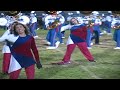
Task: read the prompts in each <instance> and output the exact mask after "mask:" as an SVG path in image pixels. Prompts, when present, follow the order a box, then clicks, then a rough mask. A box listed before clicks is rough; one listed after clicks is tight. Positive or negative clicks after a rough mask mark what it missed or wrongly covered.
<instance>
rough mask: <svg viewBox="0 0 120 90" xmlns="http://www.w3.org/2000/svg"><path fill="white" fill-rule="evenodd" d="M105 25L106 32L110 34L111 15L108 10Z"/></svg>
mask: <svg viewBox="0 0 120 90" xmlns="http://www.w3.org/2000/svg"><path fill="white" fill-rule="evenodd" d="M105 19H106V21H105V23H106V27H107V34H108V35H111V23H112V17H111V13H110V12H108V15H107V16H106V18H105Z"/></svg>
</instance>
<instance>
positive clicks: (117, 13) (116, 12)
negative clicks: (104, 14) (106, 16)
mask: <svg viewBox="0 0 120 90" xmlns="http://www.w3.org/2000/svg"><path fill="white" fill-rule="evenodd" d="M112 14H114V15H120V11H112Z"/></svg>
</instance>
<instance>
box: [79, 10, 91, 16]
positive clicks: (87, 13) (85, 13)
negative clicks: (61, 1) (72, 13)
mask: <svg viewBox="0 0 120 90" xmlns="http://www.w3.org/2000/svg"><path fill="white" fill-rule="evenodd" d="M92 12H93V11H80V13H81V14H83V15H85V16H87V15H90V14H91V13H92Z"/></svg>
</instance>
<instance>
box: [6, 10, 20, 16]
mask: <svg viewBox="0 0 120 90" xmlns="http://www.w3.org/2000/svg"><path fill="white" fill-rule="evenodd" d="M19 13H20V11H5V14H6V15H8V16H16V15H18V14H19Z"/></svg>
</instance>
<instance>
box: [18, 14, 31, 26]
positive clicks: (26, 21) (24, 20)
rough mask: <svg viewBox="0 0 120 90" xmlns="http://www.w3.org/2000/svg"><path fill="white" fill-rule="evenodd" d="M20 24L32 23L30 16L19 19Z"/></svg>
mask: <svg viewBox="0 0 120 90" xmlns="http://www.w3.org/2000/svg"><path fill="white" fill-rule="evenodd" d="M18 22H20V23H22V24H25V25H27V24H29V23H30V19H29V17H28V16H25V15H23V16H20V17H19V19H18Z"/></svg>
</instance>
